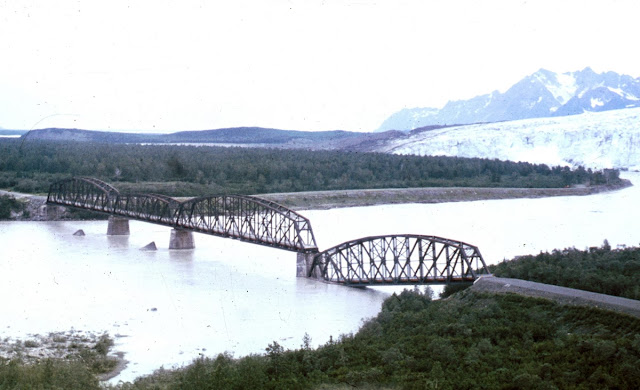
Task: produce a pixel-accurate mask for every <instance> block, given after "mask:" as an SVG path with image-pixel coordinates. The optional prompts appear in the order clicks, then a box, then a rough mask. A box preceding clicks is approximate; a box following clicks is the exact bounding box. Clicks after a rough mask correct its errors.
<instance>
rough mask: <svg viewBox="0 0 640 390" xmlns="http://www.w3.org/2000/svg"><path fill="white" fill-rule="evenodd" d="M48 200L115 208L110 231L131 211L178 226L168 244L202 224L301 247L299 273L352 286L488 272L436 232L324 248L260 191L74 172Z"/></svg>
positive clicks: (205, 229)
mask: <svg viewBox="0 0 640 390" xmlns="http://www.w3.org/2000/svg"><path fill="white" fill-rule="evenodd" d="M47 204H50V205H58V206H65V207H73V208H78V209H83V210H90V211H97V212H101V213H106V214H109V215H110V216H111V217H110V221H109V228H108V234H109V232H112V234H128V220H129V219H134V220H139V221H144V222H150V223H156V224H160V225H164V226H168V227H172V228H173V230H172V243H171V244H170V248H181V247H180V246H179V245H176V246H174V244H173V240H174V236H176V237H181V236H185V235H188V236H189V237H190V235H191V232H197V233H204V234H209V235H214V236H218V237H226V238H232V239H237V240H241V241H245V242H249V243H253V244H259V245H265V246H269V247H273V248H278V249H284V250H288V251H293V252H297V253H298V262H297V267H298V270H297V275H298V276H303V277H310V278H315V279H319V280H324V281H326V282H330V283H338V284H343V285H348V286H362V287H364V286H373V285H375V286H381V285H399V284H405V285H407V284H408V285H415V284H451V283H461V282H472V281H474V280H476V279H477V278H478V276H479V275H481V274H488V273H489V271H488V269H487V267H486V264H485V262H484V259H483V258H482V255H481V254H480V251H479V250H478V248H477V247H475V246H473V245H469V244H466V243H463V242H460V241H455V240H449V239H446V238H442V237H436V236H423V235H415V234H404V235H400V234H398V235H389V236H376V237H366V238H360V239H357V240H352V241H348V242H345V243H343V244H340V245H337V246H335V247H333V248H330V249H327V250H325V251H322V252H321V251H319V250H318V246H317V244H316V240H315V237H314V235H313V230H312V229H311V223H310V221H309V220H308V219H307V218H305V217H304V216H302V215H300V214H298V213H297V212H295V211H293V210H290V209H288V208H286V207H284V206H282V205H279V204H277V203H275V202H271V201H269V200H266V199H262V198H259V197H256V196H248V195H219V196H205V197H197V198H193V199H189V200H186V201H182V202H181V201H179V200H177V199H174V198H171V197H168V196H164V195H157V194H128V193H120V191H118V190H117V189H116V188H115V187H113V186H112V185H110V184H108V183H105V182H103V181H101V180H98V179H95V178H90V177H73V178H70V179H66V180H61V181H58V182H56V183H53V184H52V185H51V187H50V189H49V194H48V196H47ZM114 218H119V220H118V219H114ZM123 222H125V223H126V232H125V233H113V231H114V230H117V229H116V228H115V227H112V224H114V225H115V224H118V223H121V224H122V223H123ZM190 240H191V243H192V242H193V241H192V239H190ZM186 247H190V248H192V247H193V246H186ZM183 248H184V247H183Z"/></svg>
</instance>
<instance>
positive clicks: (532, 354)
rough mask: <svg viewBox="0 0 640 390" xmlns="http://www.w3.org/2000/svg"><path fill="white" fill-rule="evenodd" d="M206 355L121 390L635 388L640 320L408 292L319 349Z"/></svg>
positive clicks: (502, 298)
mask: <svg viewBox="0 0 640 390" xmlns="http://www.w3.org/2000/svg"><path fill="white" fill-rule="evenodd" d="M310 344H311V340H309V339H308V338H307V337H305V339H304V340H302V345H301V347H300V348H299V349H296V350H289V351H285V350H284V349H283V348H282V347H281V346H280V345H279V344H278V343H277V342H275V341H274V342H273V343H272V344H270V345H268V346H267V347H266V349H265V353H264V354H262V355H251V356H247V357H243V358H240V359H234V358H233V357H232V356H231V355H230V354H228V353H225V354H220V355H218V356H216V357H211V358H204V357H203V358H200V359H197V360H195V361H194V362H193V363H192V364H191V365H189V366H187V367H185V368H181V369H177V370H161V371H159V372H157V373H156V374H154V375H152V376H149V377H145V378H140V379H138V380H137V381H135V383H133V384H126V385H121V386H118V388H120V389H185V388H192V389H313V388H339V389H342V388H344V389H347V388H389V389H536V390H537V389H556V388H562V389H591V388H592V389H601V388H619V389H633V388H636V387H635V386H636V385H637V383H640V369H638V367H639V364H640V320H638V319H636V318H632V317H628V316H624V315H619V314H613V313H610V312H605V311H601V310H598V309H587V308H578V307H570V306H560V305H558V304H555V303H553V302H551V301H547V300H543V299H534V298H525V297H521V296H517V295H489V294H481V293H474V292H471V291H468V290H467V291H465V292H462V293H458V294H457V295H455V296H453V297H451V298H449V299H447V300H442V301H432V300H431V297H430V294H429V293H428V292H427V293H421V292H420V291H412V292H410V291H405V292H403V293H401V294H399V295H393V296H391V297H390V298H388V299H387V300H386V301H385V302H384V303H383V305H382V310H381V312H380V314H379V315H378V316H377V317H375V318H373V319H370V320H368V321H366V322H365V323H364V324H363V326H362V328H361V329H360V330H359V332H358V333H357V334H355V335H352V334H349V335H342V336H341V337H339V338H338V339H337V340H331V339H330V340H329V341H328V342H326V343H325V344H323V345H322V346H320V347H319V348H317V349H312V348H311V347H310Z"/></svg>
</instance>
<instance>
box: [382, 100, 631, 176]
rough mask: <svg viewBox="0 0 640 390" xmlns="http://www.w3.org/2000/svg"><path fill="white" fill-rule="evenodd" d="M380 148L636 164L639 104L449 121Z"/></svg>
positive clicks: (576, 163) (602, 165)
mask: <svg viewBox="0 0 640 390" xmlns="http://www.w3.org/2000/svg"><path fill="white" fill-rule="evenodd" d="M377 151H379V152H387V153H395V154H414V155H443V156H457V157H480V158H491V159H493V158H497V159H501V160H512V161H526V162H530V163H536V164H547V165H552V166H555V165H569V166H580V165H581V166H584V167H586V168H594V169H601V168H628V169H631V170H638V169H640V108H627V109H621V110H612V111H605V112H585V113H583V114H580V115H573V116H565V117H553V118H535V119H524V120H519V121H511V122H498V123H488V124H476V125H466V126H458V127H451V128H445V129H439V130H433V131H427V132H421V133H416V134H412V135H411V136H408V137H405V138H401V139H394V140H390V141H389V142H388V143H386V144H385V145H383V146H380V147H379V149H378V150H377Z"/></svg>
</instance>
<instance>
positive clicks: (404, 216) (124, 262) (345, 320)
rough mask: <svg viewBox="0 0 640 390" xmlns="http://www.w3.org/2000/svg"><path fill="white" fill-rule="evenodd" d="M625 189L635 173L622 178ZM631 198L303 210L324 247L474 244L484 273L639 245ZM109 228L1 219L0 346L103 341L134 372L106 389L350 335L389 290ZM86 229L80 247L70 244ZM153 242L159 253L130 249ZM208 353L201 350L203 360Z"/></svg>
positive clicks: (291, 263)
mask: <svg viewBox="0 0 640 390" xmlns="http://www.w3.org/2000/svg"><path fill="white" fill-rule="evenodd" d="M625 176H627V177H630V178H631V179H632V180H635V179H636V178H638V177H640V176H639V175H638V174H625ZM639 195H640V187H632V188H628V189H624V190H621V191H617V192H612V193H607V194H599V195H593V196H587V197H567V198H548V199H531V200H528V199H516V200H499V201H479V202H461V203H448V204H422V205H392V206H375V207H360V208H349V209H335V210H323V211H315V210H314V211H306V212H302V214H303V215H305V216H307V217H309V218H310V220H311V223H312V225H313V228H314V232H315V234H316V239H317V242H318V244H319V245H320V247H321V249H323V248H329V247H331V246H333V245H336V244H339V243H341V242H344V241H347V240H351V239H354V238H359V237H364V236H372V235H380V234H391V233H418V234H428V235H429V234H430V235H437V236H442V237H447V238H452V239H457V240H461V241H465V242H468V243H470V244H473V245H477V246H478V247H479V248H480V250H481V251H482V253H483V255H484V257H485V259H486V260H487V262H488V263H496V262H499V261H501V260H502V259H503V258H510V257H513V256H515V255H520V254H530V253H534V254H535V253H538V252H539V251H541V250H552V249H554V248H564V247H570V246H576V247H577V248H584V247H588V246H596V245H600V244H601V243H602V241H603V240H604V239H605V238H606V239H608V240H609V242H611V244H612V245H613V246H614V247H615V245H616V244H626V245H637V244H638V242H640V237H638V234H637V232H638V231H640V208H637V207H636V204H635V203H636V202H637V199H640V197H639ZM106 225H107V222H106V221H74V222H0V246H1V248H2V253H1V255H0V269H1V270H2V272H1V273H0V296H3V297H11V299H4V300H3V310H2V312H1V313H0V316H1V317H0V320H1V321H0V337H3V338H4V337H9V336H10V337H24V336H25V335H27V334H31V333H45V332H49V331H56V330H65V331H66V330H70V329H78V330H91V331H96V332H100V331H106V332H109V333H110V334H111V335H114V336H115V335H118V337H117V338H116V346H115V349H116V350H118V351H122V352H125V353H126V358H127V360H129V361H130V362H131V363H130V364H129V366H128V367H127V369H126V370H125V371H124V372H123V373H122V375H120V376H119V377H117V378H115V381H117V380H132V379H134V378H135V377H136V376H139V375H142V374H146V373H150V372H151V371H153V370H154V369H156V368H158V367H160V366H165V367H171V366H173V365H176V364H184V363H188V362H190V361H191V360H192V359H193V358H194V357H197V356H198V355H199V354H200V353H204V354H207V355H212V354H216V353H218V352H222V351H231V352H233V353H235V355H236V356H241V355H246V354H249V353H261V352H263V351H264V348H265V347H266V346H267V344H269V343H271V342H273V341H274V340H276V341H278V342H279V343H280V344H282V345H284V346H285V347H288V348H297V347H299V346H300V345H301V344H302V337H303V336H304V334H305V333H308V334H309V335H310V336H311V338H312V344H313V345H319V344H323V343H325V342H326V341H327V340H328V339H329V337H330V336H334V337H337V336H338V335H340V334H342V333H348V332H354V331H356V330H357V329H358V327H359V326H360V324H361V320H362V319H363V318H369V317H372V316H374V315H376V314H377V313H378V312H379V310H380V304H381V302H382V301H383V300H384V298H385V297H387V296H388V294H387V293H386V292H381V291H378V290H373V289H351V288H346V287H342V286H335V285H329V284H324V283H320V282H317V281H313V280H307V279H300V278H296V277H295V271H296V264H295V262H296V255H295V254H294V253H291V252H286V251H281V250H277V249H272V248H268V247H264V246H258V245H251V244H246V243H242V242H239V241H234V240H228V239H223V238H217V237H212V236H206V235H201V234H196V235H195V237H194V238H195V245H196V249H194V250H185V251H178V250H169V249H167V248H168V246H169V236H170V229H169V228H165V227H162V226H158V225H153V224H147V223H142V222H136V221H131V222H130V230H131V235H130V236H106ZM78 229H83V230H84V232H85V234H86V235H85V236H83V237H78V236H73V233H74V232H75V231H77V230H78ZM152 241H154V242H155V243H156V245H157V247H158V250H157V251H144V250H140V248H142V247H144V246H145V245H147V244H148V243H150V242H152ZM204 349H206V351H204Z"/></svg>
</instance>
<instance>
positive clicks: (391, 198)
mask: <svg viewBox="0 0 640 390" xmlns="http://www.w3.org/2000/svg"><path fill="white" fill-rule="evenodd" d="M632 185H633V184H632V183H631V182H630V181H629V180H626V179H622V180H621V182H620V183H619V184H616V185H600V186H575V187H568V188H487V187H425V188H386V189H371V190H334V191H308V192H287V193H275V194H258V195H257V196H259V197H261V198H264V199H267V200H270V201H273V202H276V203H279V204H281V205H283V206H285V207H288V208H291V209H293V210H327V209H333V208H342V207H362V206H376V205H384V204H402V203H448V202H471V201H478V200H495V199H521V198H545V197H555V196H586V195H592V194H597V193H601V192H607V191H616V190H619V189H622V188H626V187H629V186H632ZM1 195H8V196H13V197H15V198H16V199H20V200H22V201H23V202H25V212H22V213H14V214H12V218H11V220H16V221H53V220H70V219H86V217H85V216H84V215H79V216H73V215H71V214H70V213H69V212H68V211H67V210H65V209H64V208H62V207H57V208H56V209H54V210H52V209H48V208H47V207H46V201H47V197H46V196H41V195H32V194H25V193H17V192H12V191H5V190H0V196H1ZM185 199H186V198H185ZM180 200H183V199H180Z"/></svg>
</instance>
